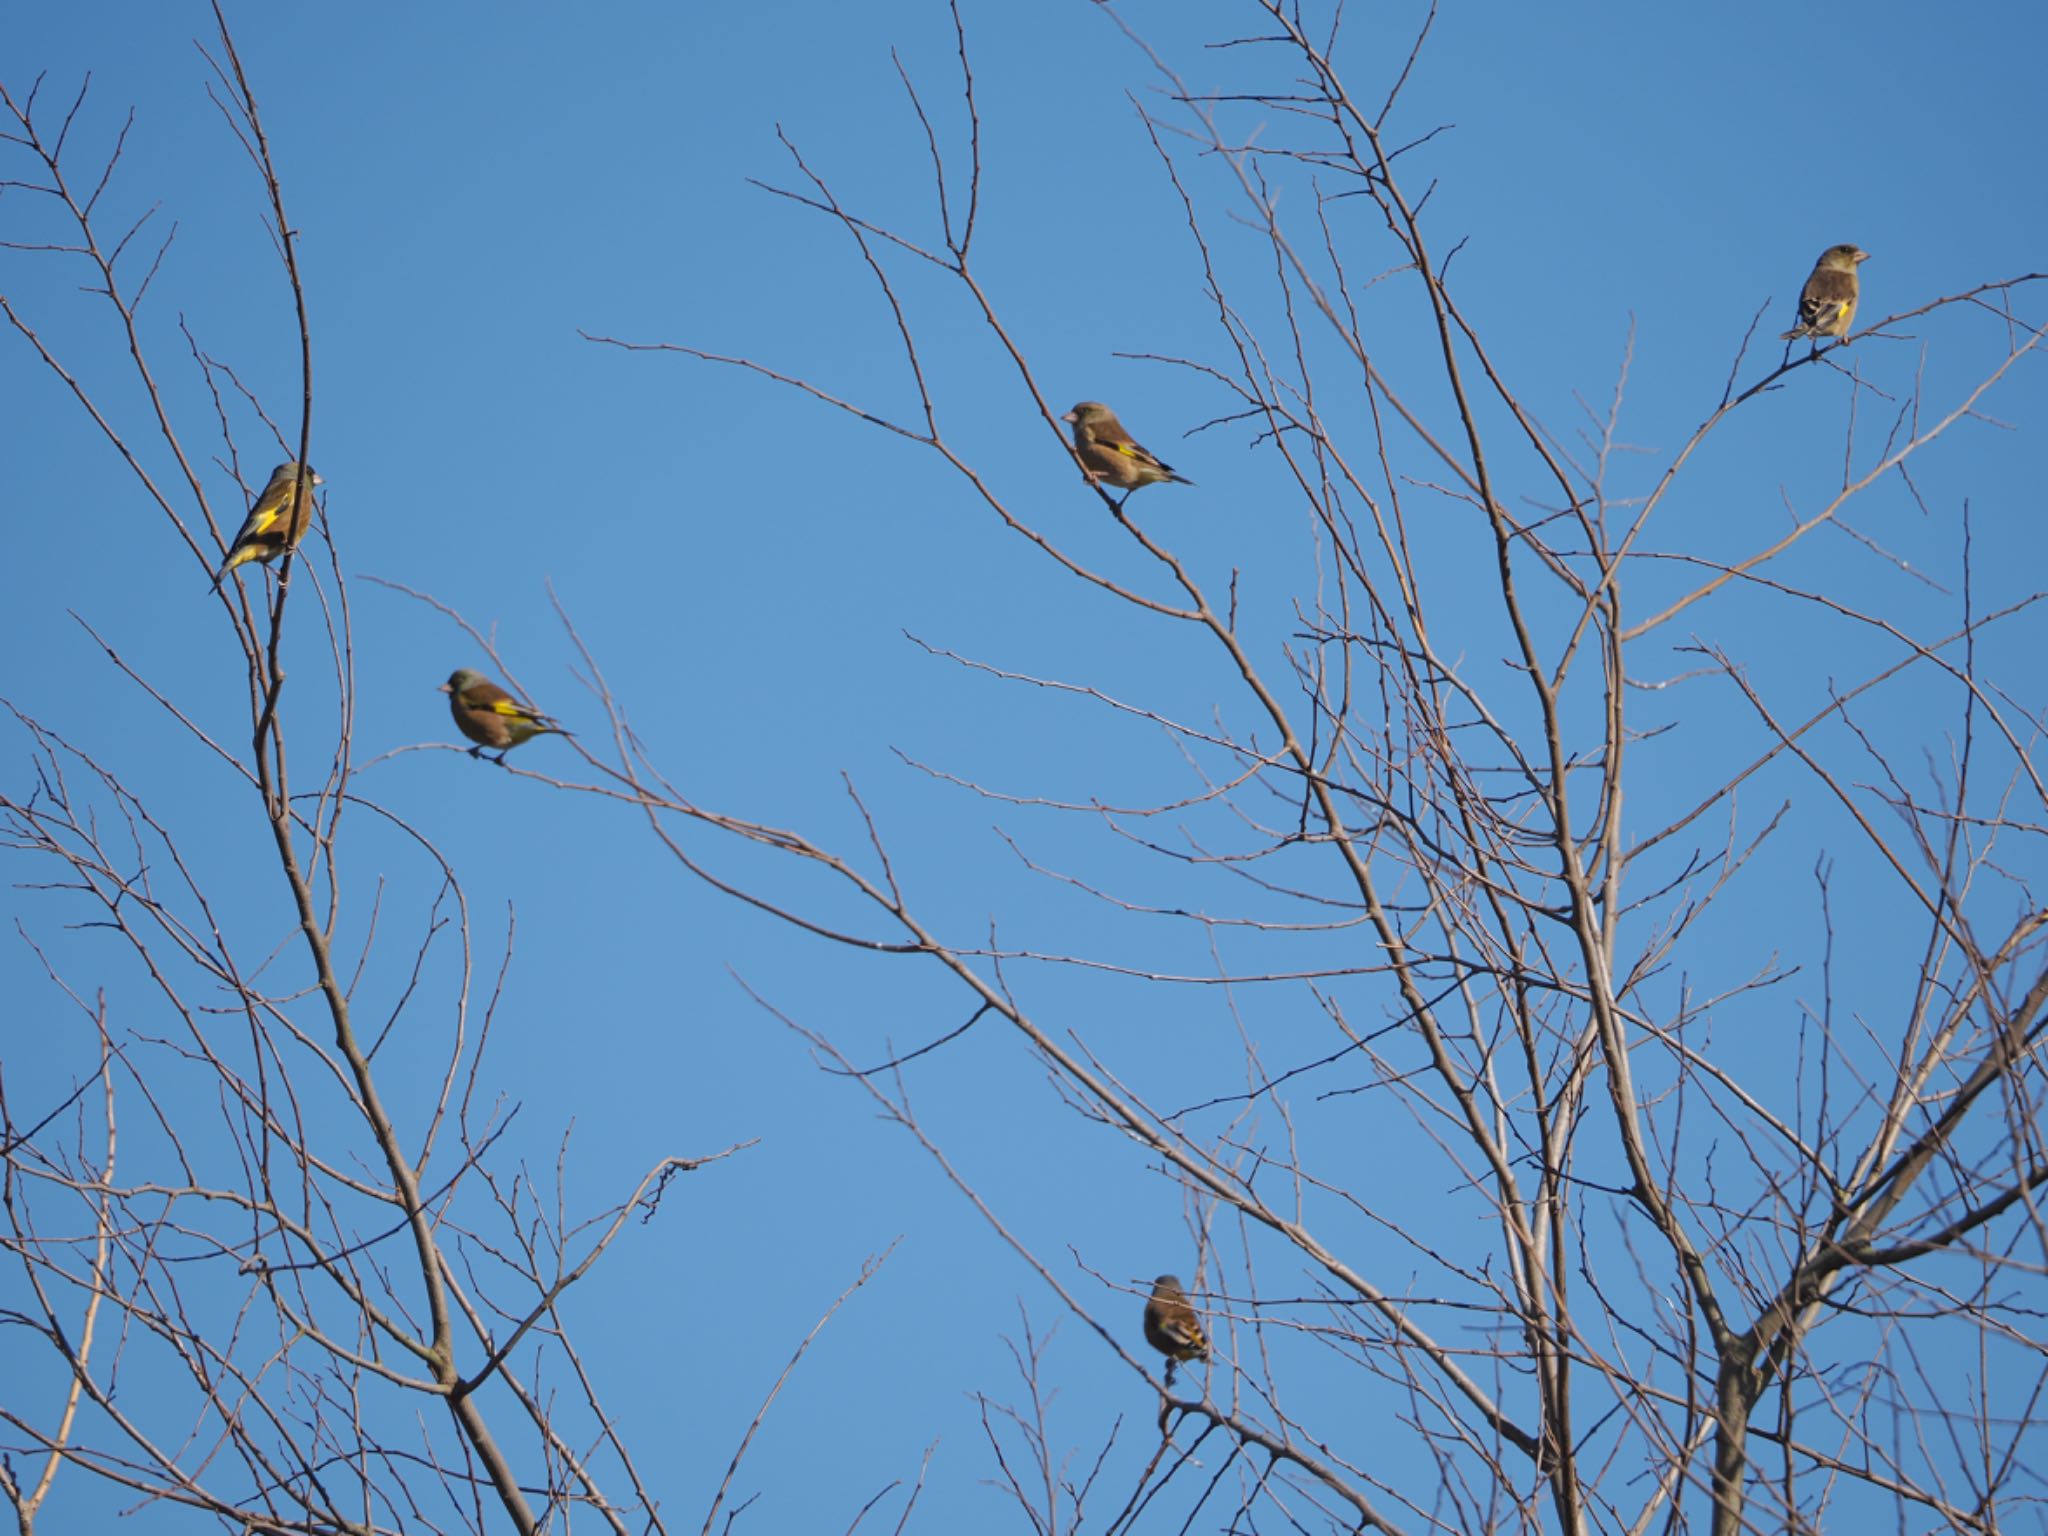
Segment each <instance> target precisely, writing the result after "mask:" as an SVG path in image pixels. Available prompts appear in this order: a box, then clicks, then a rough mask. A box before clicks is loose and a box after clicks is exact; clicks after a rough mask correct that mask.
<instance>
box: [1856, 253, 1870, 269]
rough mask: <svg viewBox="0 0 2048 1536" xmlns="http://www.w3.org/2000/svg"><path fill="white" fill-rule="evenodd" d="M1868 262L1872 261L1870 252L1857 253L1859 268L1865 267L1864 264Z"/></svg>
mask: <svg viewBox="0 0 2048 1536" xmlns="http://www.w3.org/2000/svg"><path fill="white" fill-rule="evenodd" d="M1868 260H1870V252H1868V251H1858V252H1857V253H1856V265H1857V266H1859V267H1860V266H1862V265H1863V263H1864V262H1866V261H1868Z"/></svg>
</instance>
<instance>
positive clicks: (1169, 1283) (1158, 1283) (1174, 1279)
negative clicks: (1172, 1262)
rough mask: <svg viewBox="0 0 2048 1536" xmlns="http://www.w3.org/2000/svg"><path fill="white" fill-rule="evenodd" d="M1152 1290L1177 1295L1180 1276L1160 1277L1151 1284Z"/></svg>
mask: <svg viewBox="0 0 2048 1536" xmlns="http://www.w3.org/2000/svg"><path fill="white" fill-rule="evenodd" d="M1152 1289H1153V1290H1155V1291H1171V1292H1174V1293H1175V1294H1178V1293H1179V1291H1180V1276H1179V1275H1161V1276H1160V1277H1159V1278H1158V1279H1157V1280H1154V1281H1153V1282H1152Z"/></svg>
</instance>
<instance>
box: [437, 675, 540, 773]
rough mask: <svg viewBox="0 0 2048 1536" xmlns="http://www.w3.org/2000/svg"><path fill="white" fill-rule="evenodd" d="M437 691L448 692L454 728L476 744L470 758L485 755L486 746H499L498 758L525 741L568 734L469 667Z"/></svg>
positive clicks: (471, 750)
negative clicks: (551, 735)
mask: <svg viewBox="0 0 2048 1536" xmlns="http://www.w3.org/2000/svg"><path fill="white" fill-rule="evenodd" d="M435 691H436V692H439V693H445V694H447V695H448V712H449V713H450V714H452V715H453V716H455V728H456V729H457V730H459V731H460V732H462V734H463V735H465V736H467V737H468V738H469V739H470V740H471V741H473V742H475V743H476V745H475V746H473V747H471V748H470V749H469V755H470V756H471V757H482V756H483V755H484V748H485V747H496V748H497V749H498V761H499V762H501V763H502V762H504V761H505V754H506V753H507V752H509V751H511V750H512V748H514V747H516V746H518V745H519V744H520V743H521V742H522V741H531V740H533V738H534V737H536V736H543V735H548V734H550V733H552V734H553V735H556V736H567V735H568V734H569V732H567V731H565V730H563V729H562V728H561V727H560V726H559V725H557V724H555V722H554V721H552V720H550V719H549V718H548V717H547V716H546V715H544V714H542V713H541V712H540V711H539V710H537V709H528V708H527V707H526V706H525V705H524V704H521V703H520V702H519V701H518V700H517V699H515V698H513V697H512V695H511V694H509V693H507V692H506V691H505V690H504V689H502V688H500V687H499V686H498V685H497V684H496V683H494V682H492V681H491V680H490V679H489V678H487V677H485V676H484V675H483V674H482V673H481V672H472V671H470V670H469V668H467V667H457V668H456V669H455V670H454V671H453V672H450V673H449V674H448V681H447V682H445V683H443V684H442V685H441V686H440V687H439V688H438V689H437V690H435Z"/></svg>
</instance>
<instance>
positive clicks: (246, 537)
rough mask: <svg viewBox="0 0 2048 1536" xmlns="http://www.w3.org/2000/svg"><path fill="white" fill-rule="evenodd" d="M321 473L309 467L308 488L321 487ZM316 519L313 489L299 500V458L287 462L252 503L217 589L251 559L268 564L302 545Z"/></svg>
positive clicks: (229, 552)
mask: <svg viewBox="0 0 2048 1536" xmlns="http://www.w3.org/2000/svg"><path fill="white" fill-rule="evenodd" d="M324 483H325V482H324V481H322V480H321V478H320V476H319V474H318V473H317V472H315V470H314V469H313V466H312V465H310V464H309V465H307V466H306V484H307V486H308V487H311V486H315V485H321V484H324ZM312 517H313V496H312V492H311V490H310V489H309V490H308V492H307V494H306V497H305V499H304V500H303V501H301V500H300V499H299V465H298V461H297V460H296V459H287V460H286V461H285V462H284V463H282V464H280V465H278V466H277V468H275V469H273V470H272V471H271V472H270V482H269V483H268V484H267V485H265V486H264V487H263V489H262V490H261V491H259V492H258V493H257V495H256V500H255V501H254V502H252V503H251V504H250V507H249V515H248V516H247V517H245V518H243V519H242V528H241V531H240V532H239V533H237V534H236V535H235V542H234V543H233V544H231V545H229V546H228V557H227V559H226V561H225V562H223V563H222V565H221V568H220V574H219V575H217V576H215V577H214V578H213V585H214V590H215V591H218V590H220V584H221V583H222V582H223V581H225V580H227V575H228V572H229V571H232V570H233V569H234V568H235V567H236V566H238V565H246V564H248V563H249V562H250V561H251V560H261V561H263V562H264V563H265V564H268V563H269V562H270V561H272V560H275V559H276V558H277V557H278V556H279V555H281V554H283V553H285V551H287V550H289V549H294V548H296V547H297V546H298V542H299V540H301V539H303V538H304V537H305V536H306V525H307V523H309V522H310V521H311V520H312Z"/></svg>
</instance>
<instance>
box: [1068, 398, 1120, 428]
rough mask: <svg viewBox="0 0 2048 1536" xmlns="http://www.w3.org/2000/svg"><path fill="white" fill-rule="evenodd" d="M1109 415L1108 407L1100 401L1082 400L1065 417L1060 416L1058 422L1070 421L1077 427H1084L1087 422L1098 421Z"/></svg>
mask: <svg viewBox="0 0 2048 1536" xmlns="http://www.w3.org/2000/svg"><path fill="white" fill-rule="evenodd" d="M1109 414H1110V410H1109V407H1108V406H1106V405H1104V404H1103V403H1102V402H1101V401H1100V400H1083V401H1082V402H1081V403H1080V404H1079V405H1077V406H1075V407H1074V408H1073V409H1072V410H1071V411H1069V412H1067V414H1066V415H1064V416H1062V417H1061V418H1060V420H1061V421H1071V422H1073V423H1074V425H1075V426H1077V427H1078V426H1085V425H1087V424H1088V423H1089V422H1094V421H1100V420H1102V419H1103V417H1105V416H1107V415H1109Z"/></svg>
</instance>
